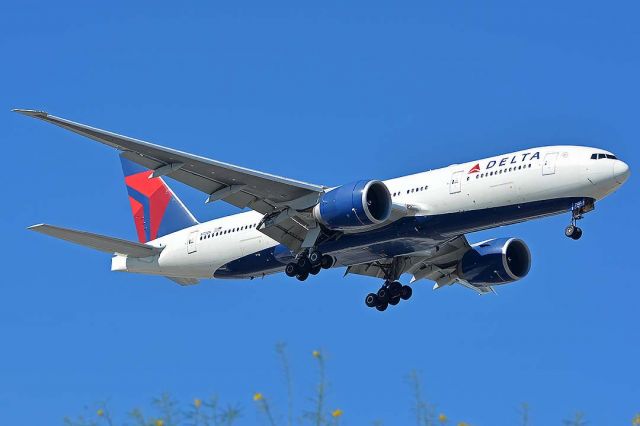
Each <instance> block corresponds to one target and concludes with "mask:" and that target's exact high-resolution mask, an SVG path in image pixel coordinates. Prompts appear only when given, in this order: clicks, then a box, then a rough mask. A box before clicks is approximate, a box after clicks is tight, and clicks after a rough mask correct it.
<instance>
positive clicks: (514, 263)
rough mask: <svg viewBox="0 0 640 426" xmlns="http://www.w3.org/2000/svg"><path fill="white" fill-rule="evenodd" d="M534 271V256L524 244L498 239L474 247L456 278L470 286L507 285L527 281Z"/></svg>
mask: <svg viewBox="0 0 640 426" xmlns="http://www.w3.org/2000/svg"><path fill="white" fill-rule="evenodd" d="M530 268H531V252H530V251H529V247H527V245H526V244H525V243H524V241H522V240H519V239H517V238H499V239H494V240H488V241H485V242H483V243H478V244H474V245H473V246H471V248H470V249H469V250H468V251H467V252H466V253H465V254H464V255H463V256H462V259H460V262H459V263H458V267H457V274H458V276H459V277H460V278H462V279H463V280H465V281H467V282H469V283H470V284H490V285H495V284H507V283H510V282H513V281H517V280H519V279H521V278H524V277H525V276H526V275H527V274H528V273H529V269H530Z"/></svg>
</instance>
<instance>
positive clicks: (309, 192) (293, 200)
mask: <svg viewBox="0 0 640 426" xmlns="http://www.w3.org/2000/svg"><path fill="white" fill-rule="evenodd" d="M14 111H15V112H18V113H20V114H24V115H27V116H30V117H34V118H37V119H40V120H43V121H46V122H48V123H52V124H55V125H56V126H60V127H62V128H64V129H67V130H70V131H72V132H74V133H77V134H79V135H82V136H86V137H88V138H90V139H93V140H95V141H98V142H100V143H103V144H105V145H108V146H110V147H112V148H116V149H118V150H120V151H123V152H124V154H122V155H123V156H124V157H126V158H128V159H129V160H131V161H134V162H136V163H138V164H140V165H142V166H144V167H147V168H149V169H151V170H153V173H152V174H151V176H153V177H158V176H164V175H168V176H170V177H172V178H173V179H176V180H178V181H180V182H182V183H184V184H186V185H189V186H191V187H193V188H196V189H198V190H200V191H202V192H204V193H205V194H207V195H208V198H207V202H212V201H217V200H223V201H226V202H228V203H230V204H232V205H234V206H236V207H240V208H245V207H248V208H250V209H252V210H255V211H257V212H260V213H262V214H265V215H271V216H267V217H265V220H264V226H261V228H260V230H261V231H262V232H263V233H265V234H267V235H268V236H270V237H271V238H273V239H275V240H276V241H279V242H281V243H283V244H285V245H287V246H289V247H290V248H294V249H297V248H299V247H300V246H301V245H302V243H303V242H304V240H305V238H308V239H310V238H311V237H313V236H314V234H316V233H317V231H316V230H315V229H314V228H316V224H315V221H310V220H309V218H308V217H306V218H305V217H302V216H301V215H299V214H298V211H300V210H304V209H307V208H309V207H312V206H313V205H315V204H316V203H317V202H318V198H319V196H320V194H321V193H322V192H323V191H324V189H325V188H324V187H322V186H320V185H314V184H310V183H305V182H300V181H297V180H293V179H288V178H284V177H280V176H275V175H271V174H268V173H264V172H260V171H257V170H251V169H247V168H243V167H239V166H234V165H232V164H227V163H223V162H220V161H216V160H212V159H209V158H205V157H200V156H197V155H193V154H189V153H186V152H182V151H178V150H175V149H171V148H166V147H163V146H160V145H155V144H152V143H149V142H145V141H142V140H138V139H133V138H130V137H127V136H122V135H118V134H116V133H112V132H108V131H106V130H101V129H97V128H95V127H90V126H87V125H84V124H80V123H75V122H73V121H69V120H66V119H64V118H60V117H56V116H53V115H51V114H48V113H47V112H44V111H34V110H26V109H14ZM310 230H312V235H310V236H309V237H308V234H309V231H310ZM314 241H315V239H314Z"/></svg>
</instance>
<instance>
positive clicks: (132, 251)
mask: <svg viewBox="0 0 640 426" xmlns="http://www.w3.org/2000/svg"><path fill="white" fill-rule="evenodd" d="M27 229H30V230H32V231H36V232H40V233H41V234H45V235H49V236H51V237H56V238H60V239H62V240H66V241H70V242H72V243H76V244H80V245H82V246H85V247H89V248H92V249H94V250H99V251H104V252H107V253H115V254H122V255H126V256H129V257H149V256H154V255H156V254H159V253H160V252H161V251H162V248H160V247H153V246H150V245H147V244H140V243H134V242H132V241H127V240H121V239H120V238H113V237H106V236H104V235H98V234H92V233H91V232H84V231H76V230H73V229H67V228H61V227H58V226H53V225H47V224H43V223H42V224H39V225H33V226H30V227H29V228H27Z"/></svg>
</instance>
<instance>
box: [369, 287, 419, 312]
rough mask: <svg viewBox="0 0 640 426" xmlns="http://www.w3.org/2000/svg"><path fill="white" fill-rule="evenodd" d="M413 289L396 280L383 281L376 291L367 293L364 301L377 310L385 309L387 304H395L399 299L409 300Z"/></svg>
mask: <svg viewBox="0 0 640 426" xmlns="http://www.w3.org/2000/svg"><path fill="white" fill-rule="evenodd" d="M412 294H413V290H412V289H411V287H409V286H408V285H402V284H401V283H399V282H398V281H385V283H384V284H383V285H382V287H380V290H378V292H377V293H369V294H368V295H367V297H366V298H365V300H364V303H365V304H366V305H367V306H368V307H370V308H376V309H377V310H379V311H381V312H382V311H384V310H386V309H387V308H388V307H389V305H392V306H395V305H397V304H398V303H400V300H409V299H410V298H411V295H412Z"/></svg>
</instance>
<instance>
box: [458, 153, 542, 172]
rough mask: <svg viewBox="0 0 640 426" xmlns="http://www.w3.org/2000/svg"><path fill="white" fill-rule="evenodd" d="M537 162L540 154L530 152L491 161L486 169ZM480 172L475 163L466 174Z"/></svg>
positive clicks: (478, 166)
mask: <svg viewBox="0 0 640 426" xmlns="http://www.w3.org/2000/svg"><path fill="white" fill-rule="evenodd" d="M536 159H537V160H539V159H540V152H539V151H538V152H534V153H533V154H531V153H530V152H525V153H522V154H517V155H514V156H511V157H502V158H500V159H499V160H491V161H489V162H488V163H487V167H486V169H487V170H489V169H492V168H493V167H495V166H498V167H505V166H508V165H511V164H518V163H523V162H525V161H532V160H536ZM479 171H480V163H476V165H475V166H473V167H472V168H471V169H470V170H469V172H468V173H467V174H469V175H470V174H471V173H478V172H479Z"/></svg>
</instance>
